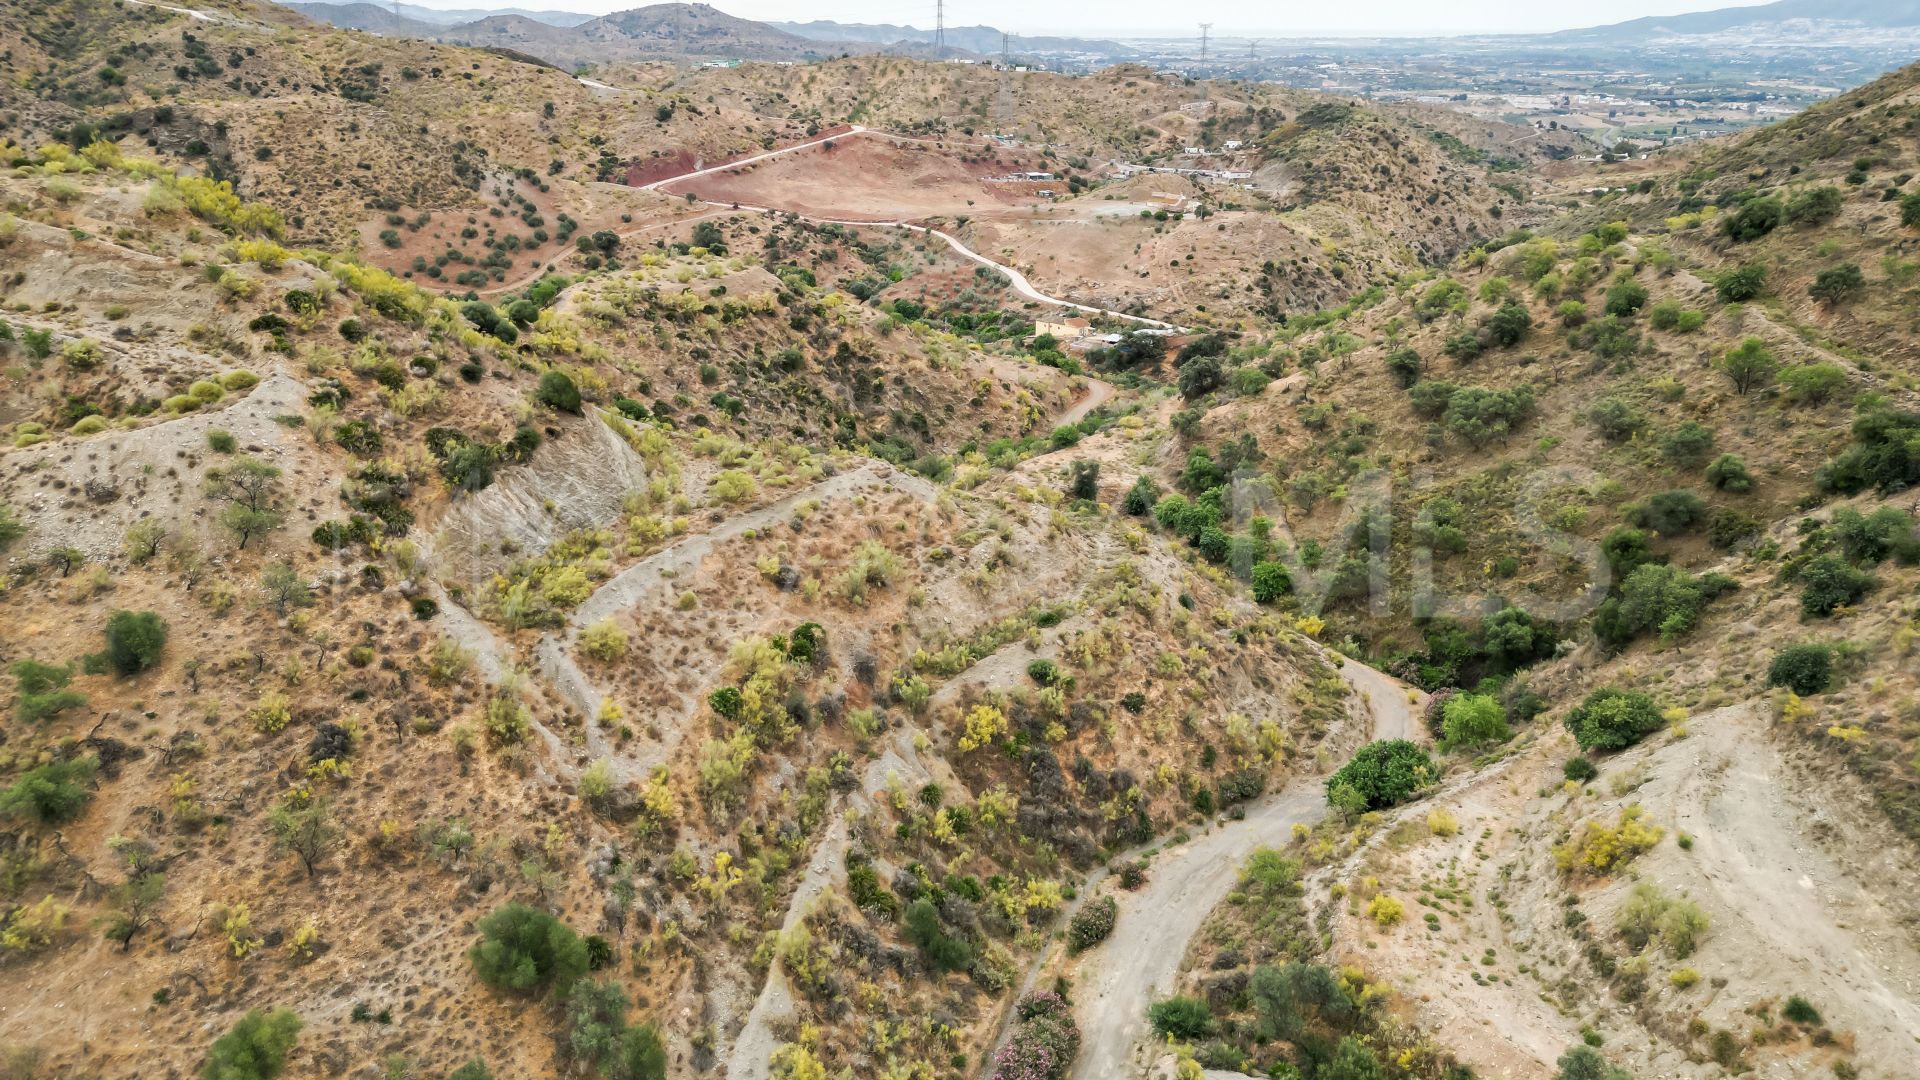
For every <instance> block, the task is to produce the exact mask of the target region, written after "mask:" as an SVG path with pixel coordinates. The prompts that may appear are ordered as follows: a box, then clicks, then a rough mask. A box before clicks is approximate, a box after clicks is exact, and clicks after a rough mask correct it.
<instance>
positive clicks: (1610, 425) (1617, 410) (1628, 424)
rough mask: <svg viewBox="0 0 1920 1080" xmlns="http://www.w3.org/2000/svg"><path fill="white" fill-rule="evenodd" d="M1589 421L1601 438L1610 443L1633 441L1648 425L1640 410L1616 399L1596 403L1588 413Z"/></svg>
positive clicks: (1601, 400)
mask: <svg viewBox="0 0 1920 1080" xmlns="http://www.w3.org/2000/svg"><path fill="white" fill-rule="evenodd" d="M1587 419H1588V420H1590V421H1592V422H1593V426H1594V428H1595V430H1597V431H1599V432H1600V437H1601V438H1603V439H1605V440H1607V441H1608V442H1624V441H1626V440H1627V439H1631V438H1632V437H1633V436H1634V435H1635V434H1637V433H1638V432H1639V431H1640V429H1641V428H1643V427H1645V426H1646V423H1647V418H1646V417H1645V416H1643V415H1642V414H1641V412H1640V410H1638V409H1636V408H1634V407H1633V406H1632V405H1630V404H1628V403H1627V402H1625V401H1622V400H1621V399H1619V398H1616V397H1607V398H1601V399H1600V400H1599V401H1597V402H1595V403H1594V405H1593V408H1591V409H1589V410H1588V411H1587Z"/></svg>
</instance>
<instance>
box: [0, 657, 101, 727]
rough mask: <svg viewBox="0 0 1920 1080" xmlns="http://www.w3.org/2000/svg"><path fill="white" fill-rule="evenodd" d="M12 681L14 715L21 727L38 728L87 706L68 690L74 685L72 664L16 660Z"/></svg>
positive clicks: (82, 698)
mask: <svg viewBox="0 0 1920 1080" xmlns="http://www.w3.org/2000/svg"><path fill="white" fill-rule="evenodd" d="M13 678H14V683H15V689H16V691H17V694H16V696H15V701H14V705H13V708H14V714H15V715H16V716H18V717H19V718H20V720H21V721H22V722H23V723H29V724H37V723H40V722H41V721H44V720H50V719H52V718H53V717H55V716H58V715H59V714H61V713H63V712H65V711H66V710H68V709H73V708H78V707H79V706H82V705H85V704H86V703H87V699H86V698H85V697H83V696H82V695H80V694H79V693H76V692H75V691H72V690H69V689H67V684H68V683H69V682H71V681H73V665H71V664H43V663H41V662H40V661H38V660H27V659H21V660H16V661H14V662H13Z"/></svg>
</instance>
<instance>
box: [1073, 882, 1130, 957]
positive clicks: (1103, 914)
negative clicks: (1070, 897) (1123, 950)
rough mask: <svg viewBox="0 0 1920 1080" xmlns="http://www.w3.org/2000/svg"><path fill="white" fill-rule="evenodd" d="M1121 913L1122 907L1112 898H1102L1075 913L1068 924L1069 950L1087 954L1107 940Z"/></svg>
mask: <svg viewBox="0 0 1920 1080" xmlns="http://www.w3.org/2000/svg"><path fill="white" fill-rule="evenodd" d="M1119 913H1120V905H1119V904H1118V903H1117V902H1116V901H1115V900H1114V898H1113V897H1111V896H1102V897H1100V898H1099V899H1098V900H1094V901H1092V902H1090V903H1088V904H1087V905H1086V906H1085V907H1082V908H1081V909H1080V910H1079V911H1077V912H1075V913H1074V915H1073V919H1072V920H1071V921H1069V922H1068V923H1067V948H1068V950H1070V951H1072V952H1076V953H1078V952H1085V951H1086V950H1088V949H1091V948H1093V947H1094V946H1095V945H1098V944H1100V943H1101V942H1103V941H1105V940H1107V935H1109V934H1111V933H1113V923H1114V920H1115V919H1116V918H1117V917H1118V916H1119Z"/></svg>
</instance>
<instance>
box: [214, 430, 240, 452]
mask: <svg viewBox="0 0 1920 1080" xmlns="http://www.w3.org/2000/svg"><path fill="white" fill-rule="evenodd" d="M239 445H240V444H239V443H238V442H236V441H235V440H234V437H233V433H232V432H230V431H222V430H220V429H219V428H214V429H212V430H210V431H208V432H207V449H209V450H211V451H213V452H214V453H216V454H231V453H233V451H234V448H235V447H237V446H239Z"/></svg>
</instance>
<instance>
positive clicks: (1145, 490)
mask: <svg viewBox="0 0 1920 1080" xmlns="http://www.w3.org/2000/svg"><path fill="white" fill-rule="evenodd" d="M1159 501H1160V485H1159V484H1157V483H1155V482H1154V479H1153V477H1151V476H1148V475H1147V474H1146V473H1141V474H1140V478H1139V479H1137V480H1135V481H1134V482H1133V486H1132V487H1130V488H1128V489H1127V497H1126V499H1125V500H1124V501H1123V502H1122V503H1121V504H1120V508H1121V509H1122V510H1125V511H1126V512H1127V513H1129V514H1131V515H1133V516H1134V517H1145V516H1147V515H1148V514H1150V513H1152V512H1153V507H1154V504H1155V503H1157V502H1159Z"/></svg>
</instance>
